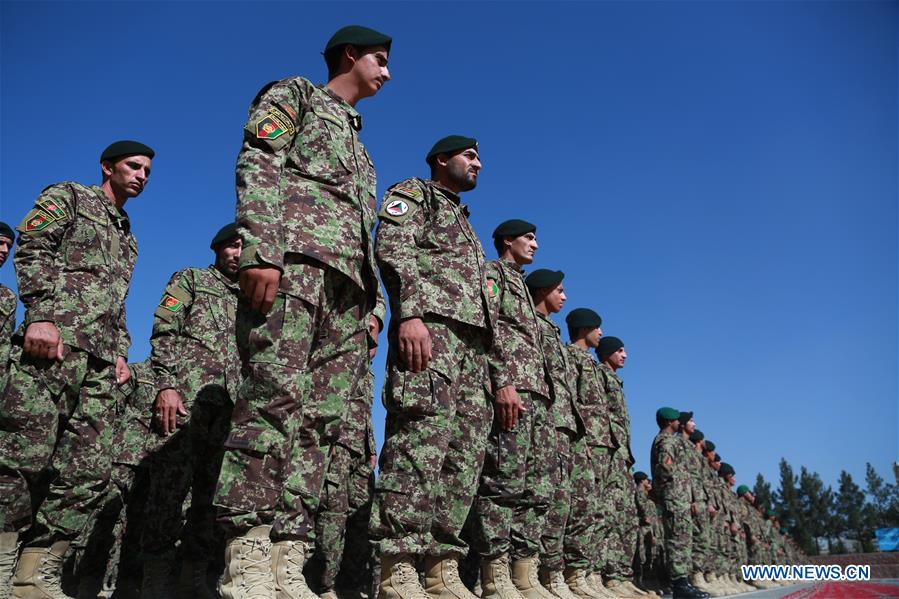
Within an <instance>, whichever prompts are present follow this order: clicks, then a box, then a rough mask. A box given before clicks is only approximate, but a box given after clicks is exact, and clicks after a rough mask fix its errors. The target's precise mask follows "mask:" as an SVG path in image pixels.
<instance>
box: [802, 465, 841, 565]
mask: <svg viewBox="0 0 899 599" xmlns="http://www.w3.org/2000/svg"><path fill="white" fill-rule="evenodd" d="M799 504H800V511H801V513H802V518H801V520H802V522H803V524H804V525H805V528H806V529H807V531H808V533H809V535H811V538H812V543H811V549H812V551H813V552H814V554H815V555H817V554H818V553H819V551H818V540H819V539H824V540H825V541H826V542H827V544H828V548H830V547H829V546H830V544H831V541H832V536H833V533H832V532H831V529H832V527H833V509H832V507H833V491H832V490H831V488H830V487H826V488H825V487H824V482H823V481H822V480H821V477H820V476H819V475H818V473H817V472H809V471H808V470H806V468H805V466H802V467H801V468H800V470H799Z"/></svg>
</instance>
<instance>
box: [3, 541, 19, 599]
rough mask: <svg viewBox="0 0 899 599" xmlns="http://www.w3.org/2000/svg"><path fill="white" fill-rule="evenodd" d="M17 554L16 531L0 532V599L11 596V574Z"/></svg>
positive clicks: (6, 598)
mask: <svg viewBox="0 0 899 599" xmlns="http://www.w3.org/2000/svg"><path fill="white" fill-rule="evenodd" d="M18 556H19V535H18V533H14V532H2V533H0V599H9V598H10V597H11V596H12V575H13V574H14V573H15V571H16V558H17V557H18Z"/></svg>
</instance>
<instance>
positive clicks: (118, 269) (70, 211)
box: [0, 141, 154, 597]
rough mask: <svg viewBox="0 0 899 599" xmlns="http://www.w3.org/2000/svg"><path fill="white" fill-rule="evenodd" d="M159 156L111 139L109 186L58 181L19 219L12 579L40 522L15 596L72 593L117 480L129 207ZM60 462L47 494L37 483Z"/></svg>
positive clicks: (5, 496) (7, 426) (0, 509)
mask: <svg viewBox="0 0 899 599" xmlns="http://www.w3.org/2000/svg"><path fill="white" fill-rule="evenodd" d="M153 155H154V152H153V150H151V149H150V148H149V147H147V146H145V145H144V144H141V143H138V142H135V141H120V142H116V143H113V144H111V145H110V146H109V147H107V148H106V149H105V150H104V151H103V153H102V154H101V156H100V168H101V170H102V173H103V182H102V184H101V185H100V186H99V187H97V186H93V187H87V186H84V185H81V184H79V183H73V182H66V183H59V184H57V185H51V186H50V187H48V188H46V189H45V190H44V191H43V192H41V195H40V197H38V199H37V202H36V204H35V207H34V208H33V209H32V210H31V211H30V212H29V213H28V214H27V215H26V216H25V219H24V220H23V221H22V223H21V224H20V225H19V226H18V230H19V232H20V237H19V246H18V248H17V250H16V253H15V257H14V258H13V261H14V263H15V265H16V274H17V277H18V283H19V293H20V296H21V299H22V303H23V304H24V306H25V321H24V323H23V324H22V325H21V326H20V327H19V329H18V330H17V331H16V333H15V335H14V336H13V348H12V350H11V355H10V364H9V374H8V379H7V381H6V385H5V387H4V389H3V391H2V394H0V413H2V414H3V420H2V424H0V517H2V519H3V533H2V535H0V553H2V554H3V556H4V557H3V558H2V559H0V564H2V568H0V584H3V585H8V584H9V577H10V574H11V571H10V566H11V565H12V564H13V563H14V562H15V553H16V546H17V542H18V539H19V538H20V535H21V534H22V533H24V532H25V531H26V530H28V528H29V526H31V530H30V535H29V539H30V540H29V542H28V545H27V547H26V548H25V549H24V550H23V551H22V556H21V557H20V558H19V561H18V565H17V566H16V573H15V577H14V578H13V587H14V590H13V596H14V597H30V596H37V595H38V594H40V593H43V594H44V596H49V597H66V595H65V594H63V592H62V589H61V588H60V571H61V569H62V563H63V557H64V556H65V554H66V552H67V550H68V548H69V545H70V544H72V543H75V544H76V545H83V541H84V539H85V536H86V533H87V531H88V530H89V527H90V525H91V523H92V522H93V520H94V515H95V512H96V510H97V509H98V508H99V506H101V505H102V504H103V503H104V497H105V495H106V494H107V492H108V491H109V480H110V475H111V471H112V462H111V460H112V450H113V447H112V445H111V440H112V438H113V435H112V430H113V428H112V427H113V423H114V418H115V416H116V410H115V386H116V385H117V384H118V385H123V384H125V383H126V382H128V379H129V378H130V373H129V371H128V364H127V360H126V357H127V355H128V347H129V346H130V344H131V340H130V337H129V336H128V330H127V329H126V327H125V296H126V295H127V294H128V286H129V284H130V281H131V273H132V270H133V269H134V262H135V260H136V258H137V241H136V240H135V239H134V236H133V235H132V234H131V221H130V220H129V219H128V214H127V213H126V212H125V210H124V206H125V203H126V202H127V201H128V199H129V198H133V197H136V196H138V195H140V193H141V192H142V191H143V190H144V186H145V185H146V184H147V180H148V178H149V176H150V163H151V160H152V158H153ZM61 422H62V423H65V426H60V423H61ZM48 469H49V470H48ZM48 472H50V473H52V480H51V482H50V486H49V494H48V495H47V496H46V497H44V496H42V493H40V492H39V491H38V490H37V487H36V485H37V483H38V481H39V479H40V478H41V477H42V476H45V475H46V474H47V473H48ZM32 504H34V505H36V506H38V508H39V509H38V513H37V514H36V517H35V518H34V522H33V524H32V518H33V516H34V515H33V514H32ZM7 588H8V587H7ZM3 592H8V591H6V590H5V589H0V594H2V593H3Z"/></svg>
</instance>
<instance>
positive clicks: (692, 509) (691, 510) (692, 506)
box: [690, 502, 699, 516]
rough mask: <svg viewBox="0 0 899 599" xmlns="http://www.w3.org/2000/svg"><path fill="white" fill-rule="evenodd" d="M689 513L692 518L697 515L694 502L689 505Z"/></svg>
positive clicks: (697, 511)
mask: <svg viewBox="0 0 899 599" xmlns="http://www.w3.org/2000/svg"><path fill="white" fill-rule="evenodd" d="M690 513H691V514H693V515H694V516H698V515H699V509H698V508H697V507H696V503H695V502H694V503H691V504H690Z"/></svg>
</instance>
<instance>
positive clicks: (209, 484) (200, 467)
mask: <svg viewBox="0 0 899 599" xmlns="http://www.w3.org/2000/svg"><path fill="white" fill-rule="evenodd" d="M185 407H186V408H187V410H188V414H189V419H188V421H187V423H186V424H185V425H184V426H182V427H181V428H179V429H178V430H177V431H175V433H174V434H171V435H169V436H168V437H167V438H166V442H165V444H164V445H163V446H162V447H160V448H159V450H158V451H157V452H156V453H155V454H154V455H153V456H152V458H151V459H150V460H149V470H150V491H149V495H148V497H147V508H146V522H145V523H144V532H143V536H142V538H141V549H142V550H143V552H144V553H145V554H147V555H148V556H155V557H167V556H169V555H171V554H172V552H173V551H174V550H175V544H176V542H177V541H178V539H179V537H180V538H181V539H182V540H183V544H184V556H185V557H187V558H190V559H192V560H194V561H205V560H207V559H208V558H209V556H210V555H213V554H214V553H215V550H216V549H217V547H218V539H217V535H216V527H215V510H214V508H213V506H212V494H213V493H214V491H215V484H216V481H217V480H218V476H219V471H220V469H221V465H222V456H223V454H224V448H223V447H222V443H223V442H224V440H225V437H226V436H227V435H228V427H229V426H230V424H231V408H232V406H231V400H230V398H229V397H228V393H227V391H225V390H224V389H222V388H217V391H215V392H211V393H208V394H207V396H206V397H204V399H203V400H201V401H194V402H190V403H188V404H187V405H186V406H185ZM188 497H189V501H188ZM188 505H189V506H190V510H189V511H187V512H186V513H185V508H186V507H187V506H188ZM185 524H186V527H185ZM182 529H183V534H182Z"/></svg>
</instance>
